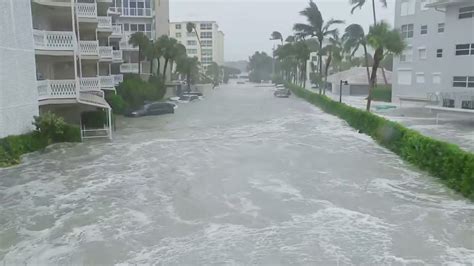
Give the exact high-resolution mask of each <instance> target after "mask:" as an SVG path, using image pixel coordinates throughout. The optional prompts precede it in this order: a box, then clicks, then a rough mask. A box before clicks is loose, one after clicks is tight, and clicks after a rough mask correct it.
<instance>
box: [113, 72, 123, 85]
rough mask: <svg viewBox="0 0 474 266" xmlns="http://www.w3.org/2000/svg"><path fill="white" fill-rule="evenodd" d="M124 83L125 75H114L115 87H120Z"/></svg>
mask: <svg viewBox="0 0 474 266" xmlns="http://www.w3.org/2000/svg"><path fill="white" fill-rule="evenodd" d="M122 82H123V75H122V74H117V75H114V84H115V86H117V85H119V84H120V83H122Z"/></svg>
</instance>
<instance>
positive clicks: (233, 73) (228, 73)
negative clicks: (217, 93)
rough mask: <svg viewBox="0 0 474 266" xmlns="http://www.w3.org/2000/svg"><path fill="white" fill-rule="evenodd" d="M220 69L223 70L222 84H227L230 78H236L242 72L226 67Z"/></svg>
mask: <svg viewBox="0 0 474 266" xmlns="http://www.w3.org/2000/svg"><path fill="white" fill-rule="evenodd" d="M222 68H223V70H224V83H227V82H228V81H229V78H230V77H231V76H236V75H239V74H240V73H242V71H240V69H238V68H234V67H228V66H223V67H222Z"/></svg>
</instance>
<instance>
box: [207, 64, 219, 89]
mask: <svg viewBox="0 0 474 266" xmlns="http://www.w3.org/2000/svg"><path fill="white" fill-rule="evenodd" d="M206 75H207V76H209V77H211V78H212V81H213V83H214V84H218V83H219V82H220V79H221V67H220V66H219V65H218V64H217V63H216V62H212V63H211V64H210V65H209V66H207V70H206Z"/></svg>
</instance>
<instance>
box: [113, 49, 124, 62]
mask: <svg viewBox="0 0 474 266" xmlns="http://www.w3.org/2000/svg"><path fill="white" fill-rule="evenodd" d="M112 60H114V61H118V62H120V61H122V60H123V51H122V50H113V51H112Z"/></svg>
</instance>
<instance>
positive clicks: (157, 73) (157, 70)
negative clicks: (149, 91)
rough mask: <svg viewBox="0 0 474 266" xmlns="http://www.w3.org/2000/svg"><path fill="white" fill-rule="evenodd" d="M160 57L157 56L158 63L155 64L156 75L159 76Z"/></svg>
mask: <svg viewBox="0 0 474 266" xmlns="http://www.w3.org/2000/svg"><path fill="white" fill-rule="evenodd" d="M160 59H161V58H160V57H158V58H157V61H158V64H157V65H156V68H157V69H156V75H157V76H159V75H160V70H161V69H160V68H161V61H160Z"/></svg>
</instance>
